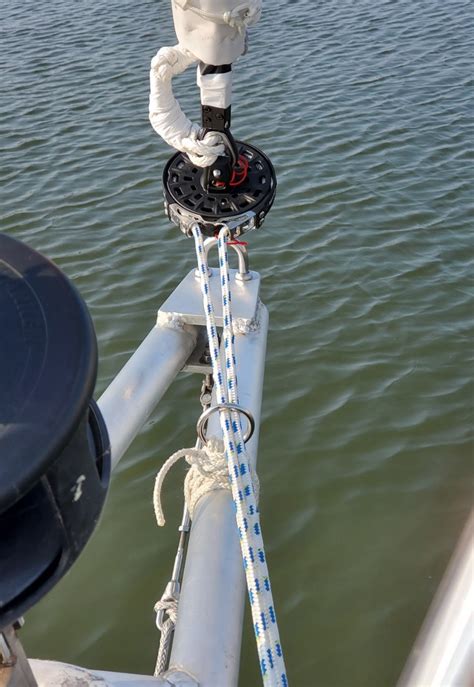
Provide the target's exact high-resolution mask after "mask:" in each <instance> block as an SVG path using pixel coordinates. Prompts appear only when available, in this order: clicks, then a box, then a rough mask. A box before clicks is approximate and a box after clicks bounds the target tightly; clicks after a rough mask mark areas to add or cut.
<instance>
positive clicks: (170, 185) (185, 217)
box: [163, 141, 276, 236]
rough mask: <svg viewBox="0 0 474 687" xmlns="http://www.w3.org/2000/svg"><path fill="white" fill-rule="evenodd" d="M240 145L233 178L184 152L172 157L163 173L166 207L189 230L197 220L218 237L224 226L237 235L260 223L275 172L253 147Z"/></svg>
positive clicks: (273, 188) (270, 198) (268, 204)
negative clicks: (194, 161)
mask: <svg viewBox="0 0 474 687" xmlns="http://www.w3.org/2000/svg"><path fill="white" fill-rule="evenodd" d="M236 145H237V149H238V153H239V157H238V163H237V166H236V167H235V168H234V173H233V174H232V177H231V178H230V179H228V178H225V180H222V179H223V176H224V175H223V173H222V172H223V170H221V165H220V164H219V162H218V163H217V164H216V165H215V166H214V167H213V168H208V169H202V168H201V167H197V166H196V165H194V164H193V163H192V162H191V161H190V160H189V158H188V157H187V155H185V154H184V153H176V154H175V155H173V156H172V157H171V159H170V160H169V161H168V163H167V165H166V167H165V170H164V172H163V189H164V195H165V209H166V211H167V213H168V217H169V218H170V220H171V221H172V222H174V223H175V224H177V225H178V226H179V227H180V229H181V230H182V231H183V232H184V233H185V234H188V235H189V234H190V231H191V227H192V226H193V224H195V223H198V224H199V226H200V228H201V231H202V232H203V233H204V234H206V235H207V236H214V235H215V233H216V231H217V230H218V229H219V227H221V226H222V225H224V224H225V225H227V226H228V227H229V229H230V231H231V233H232V235H233V236H240V235H241V234H243V233H244V232H246V231H249V230H250V229H258V228H259V227H260V226H261V225H262V223H263V221H264V219H265V216H266V214H267V213H268V211H269V210H270V208H271V206H272V204H273V200H274V198H275V192H276V176H275V170H274V169H273V165H272V163H271V162H270V160H269V159H268V157H267V156H266V155H265V154H264V153H262V151H261V150H259V149H258V148H256V147H255V146H253V145H250V144H249V143H242V142H241V141H236ZM218 160H219V158H218Z"/></svg>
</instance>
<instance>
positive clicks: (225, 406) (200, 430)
mask: <svg viewBox="0 0 474 687" xmlns="http://www.w3.org/2000/svg"><path fill="white" fill-rule="evenodd" d="M218 410H235V411H236V412H238V413H242V415H245V417H246V418H247V421H248V427H247V431H246V432H245V434H244V444H246V443H247V441H248V440H249V439H250V437H251V436H252V434H253V433H254V431H255V420H254V417H253V415H252V413H251V412H250V411H249V410H246V409H245V408H242V406H239V405H238V404H237V403H217V404H216V405H215V406H211V407H210V408H206V410H205V411H204V412H203V413H201V415H200V417H199V420H198V421H197V424H196V432H197V435H198V437H199V438H200V439H201V441H202V443H203V444H207V438H206V434H205V431H204V430H205V428H206V426H207V421H208V420H209V418H210V416H211V415H212V414H213V413H215V412H216V411H218Z"/></svg>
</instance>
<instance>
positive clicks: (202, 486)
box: [153, 437, 230, 527]
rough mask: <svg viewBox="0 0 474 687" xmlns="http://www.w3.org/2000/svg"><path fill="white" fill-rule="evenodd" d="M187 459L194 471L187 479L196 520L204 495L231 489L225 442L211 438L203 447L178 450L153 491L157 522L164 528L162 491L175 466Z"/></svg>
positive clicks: (187, 496)
mask: <svg viewBox="0 0 474 687" xmlns="http://www.w3.org/2000/svg"><path fill="white" fill-rule="evenodd" d="M181 458H184V459H185V460H186V462H187V463H188V464H189V465H190V469H189V470H188V473H187V475H186V479H185V480H184V498H185V501H186V505H187V507H188V510H189V514H190V516H191V517H192V516H193V512H194V506H195V505H196V503H197V502H198V500H199V499H200V498H201V496H204V494H207V493H208V492H209V491H214V490H215V489H229V488H230V485H229V472H228V468H227V459H226V456H225V450H224V442H223V441H222V440H220V439H218V438H217V437H209V439H208V441H207V443H206V445H205V446H204V447H203V448H183V449H181V450H180V451H176V453H173V455H172V456H170V457H169V458H168V460H167V461H166V462H165V463H164V464H163V466H162V467H161V469H160V471H159V472H158V474H157V476H156V481H155V488H154V491H153V505H154V508H155V515H156V521H157V523H158V525H159V526H160V527H162V526H163V525H164V524H165V522H166V520H165V516H164V513H163V507H162V505H161V489H162V486H163V482H164V480H165V477H166V475H167V474H168V472H169V471H170V470H171V468H172V467H173V465H174V464H175V463H177V462H178V460H180V459H181Z"/></svg>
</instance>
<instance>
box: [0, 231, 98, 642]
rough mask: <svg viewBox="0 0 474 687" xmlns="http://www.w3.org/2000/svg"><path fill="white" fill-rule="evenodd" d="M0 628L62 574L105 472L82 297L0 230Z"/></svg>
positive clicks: (93, 353) (93, 350) (91, 521)
mask: <svg viewBox="0 0 474 687" xmlns="http://www.w3.org/2000/svg"><path fill="white" fill-rule="evenodd" d="M0 332H1V335H0V628H1V627H4V626H6V625H9V624H10V623H11V622H12V621H14V620H16V619H17V618H18V617H19V616H21V615H22V614H23V613H24V612H25V611H26V610H27V609H28V608H30V607H31V606H32V605H33V604H34V603H36V601H38V600H39V599H40V598H41V597H42V596H43V595H44V594H45V593H46V592H47V591H48V590H49V589H50V588H51V587H52V586H53V585H54V584H55V583H56V582H57V581H58V580H59V579H60V578H61V577H62V576H63V575H64V573H65V572H66V571H67V570H68V568H69V567H70V566H71V565H72V563H73V562H74V561H75V560H76V558H77V556H78V555H79V553H80V552H81V550H82V549H83V548H84V546H85V544H86V542H87V540H88V539H89V537H90V535H91V534H92V531H93V529H94V527H95V525H96V523H97V520H98V518H99V514H100V512H101V509H102V506H103V503H104V499H105V495H106V491H107V486H108V482H109V478H110V448H109V441H108V436H107V430H106V427H105V424H104V421H103V419H102V417H101V414H100V412H99V409H98V407H97V405H96V404H95V403H94V401H93V400H92V392H93V390H94V386H95V381H96V371H97V343H96V338H95V333H94V328H93V325H92V321H91V318H90V316H89V313H88V311H87V308H86V306H85V304H84V302H83V301H82V299H81V297H80V296H79V294H78V293H77V291H76V290H75V288H74V287H73V286H72V284H71V283H70V282H69V281H68V279H67V278H66V277H65V276H64V274H62V272H61V271H60V270H59V269H58V268H57V267H56V266H55V265H54V264H53V263H52V262H50V261H49V260H48V259H46V258H45V257H43V256H42V255H40V254H39V253H37V252H36V251H34V250H32V249H31V248H29V247H28V246H27V245H25V244H23V243H20V242H19V241H16V240H14V239H13V238H11V237H8V236H6V235H4V234H0Z"/></svg>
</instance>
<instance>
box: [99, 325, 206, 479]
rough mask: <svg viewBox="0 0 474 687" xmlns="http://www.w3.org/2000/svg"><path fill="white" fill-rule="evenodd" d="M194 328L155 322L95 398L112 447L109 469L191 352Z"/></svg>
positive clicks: (130, 441)
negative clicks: (109, 382) (107, 384)
mask: <svg viewBox="0 0 474 687" xmlns="http://www.w3.org/2000/svg"><path fill="white" fill-rule="evenodd" d="M196 339H197V328H196V327H194V326H190V325H186V326H184V327H183V328H171V327H167V326H163V325H160V324H157V325H156V326H155V327H153V329H152V330H151V332H150V333H149V334H148V336H147V337H146V339H145V340H144V341H143V342H142V344H141V345H140V346H139V348H137V350H136V351H135V353H134V354H133V355H132V357H131V358H130V360H129V361H128V362H127V363H126V364H125V366H124V367H123V368H122V369H121V371H120V372H119V374H118V375H117V376H116V377H115V379H114V380H113V381H112V383H111V384H110V385H109V386H108V387H107V389H106V390H105V391H104V393H103V394H102V396H101V397H100V399H99V401H98V406H99V409H100V411H101V413H102V415H103V418H104V420H105V424H106V426H107V431H108V433H109V439H110V445H111V449H112V470H113V469H114V468H115V467H116V466H117V463H118V462H119V460H120V458H121V457H122V456H123V454H124V453H125V451H126V450H127V448H128V447H129V446H130V444H131V443H132V441H133V439H134V438H135V436H136V435H137V434H138V432H139V430H140V428H141V427H142V426H143V424H144V423H145V421H146V420H147V418H148V417H149V415H150V413H151V412H152V411H153V409H154V408H155V406H156V404H157V403H158V401H159V400H160V399H161V397H162V396H163V395H164V393H165V391H166V390H167V389H168V387H169V385H170V384H171V382H172V381H173V380H174V378H175V377H176V375H177V374H178V372H179V371H180V370H181V369H182V367H183V365H184V364H185V362H186V360H187V359H188V358H189V356H190V354H191V353H192V351H193V349H194V347H195V345H196Z"/></svg>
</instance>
